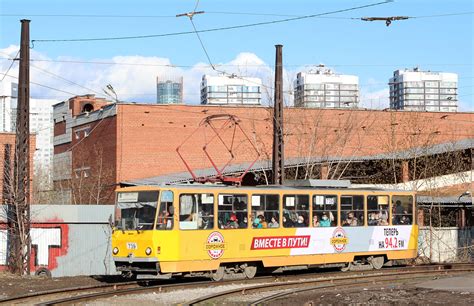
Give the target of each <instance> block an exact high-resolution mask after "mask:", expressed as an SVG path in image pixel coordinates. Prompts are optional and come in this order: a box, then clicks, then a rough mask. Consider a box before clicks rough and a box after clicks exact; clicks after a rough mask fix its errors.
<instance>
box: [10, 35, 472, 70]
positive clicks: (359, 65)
mask: <svg viewBox="0 0 474 306" xmlns="http://www.w3.org/2000/svg"><path fill="white" fill-rule="evenodd" d="M193 33H194V32H193ZM5 60H6V59H5ZM30 61H32V62H51V63H70V64H91V65H118V66H120V65H123V66H144V67H170V68H193V67H196V65H178V64H176V65H175V64H150V63H127V62H104V61H79V60H52V59H34V58H33V59H30ZM419 65H421V66H472V65H474V64H473V63H425V64H419ZM214 66H215V67H270V68H273V67H275V65H272V64H245V65H244V64H242V65H239V64H214ZM284 66H285V67H315V66H317V64H285V65H284ZM325 66H327V67H328V68H329V67H393V66H416V65H415V64H413V63H408V64H400V63H394V64H326V65H325ZM199 67H203V68H212V67H211V66H210V65H200V66H199Z"/></svg>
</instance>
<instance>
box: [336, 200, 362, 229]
mask: <svg viewBox="0 0 474 306" xmlns="http://www.w3.org/2000/svg"><path fill="white" fill-rule="evenodd" d="M341 224H342V226H363V225H364V196H356V195H355V196H341Z"/></svg>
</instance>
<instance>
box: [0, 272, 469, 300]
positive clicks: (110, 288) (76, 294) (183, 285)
mask: <svg viewBox="0 0 474 306" xmlns="http://www.w3.org/2000/svg"><path fill="white" fill-rule="evenodd" d="M468 271H474V264H451V265H427V266H413V267H403V268H385V269H382V270H376V271H363V272H345V273H341V272H313V273H292V274H278V275H273V276H260V277H255V278H253V279H251V280H248V279H246V280H225V281H221V282H212V281H200V280H196V279H193V278H189V279H184V282H183V280H181V281H180V282H177V281H174V282H172V281H171V282H170V281H167V282H160V283H158V284H156V281H150V282H148V283H146V282H143V281H141V282H127V283H118V284H111V285H109V284H107V285H100V286H88V287H76V288H68V289H58V290H51V291H45V292H38V293H35V294H28V295H24V296H17V297H11V298H7V299H3V300H0V304H8V305H11V304H40V305H68V304H73V303H74V304H77V303H83V302H88V301H94V300H99V299H104V298H109V297H114V296H127V295H134V294H146V293H158V294H159V293H166V292H172V291H176V290H183V289H197V288H210V287H215V288H218V287H221V286H224V285H232V286H234V287H236V288H235V289H231V290H224V291H217V292H215V293H213V294H211V295H205V296H201V297H199V298H196V299H193V300H191V301H187V302H186V304H185V305H194V304H199V303H213V302H214V303H216V302H217V301H218V300H221V299H225V298H229V297H231V296H232V295H235V294H239V295H242V294H245V295H250V294H255V293H265V292H267V293H268V294H265V296H264V297H260V298H258V299H256V300H255V301H252V302H251V303H250V304H262V303H268V302H271V301H272V300H276V299H278V298H281V297H284V296H286V295H289V294H294V293H298V292H304V291H313V290H324V289H327V288H333V287H336V286H353V285H354V284H358V285H361V284H367V283H374V282H377V283H382V282H384V281H385V282H387V281H393V277H394V275H395V276H396V277H397V279H398V280H407V279H413V278H415V277H428V276H433V275H439V274H448V273H462V272H468ZM255 284H256V285H255ZM275 290H278V292H275Z"/></svg>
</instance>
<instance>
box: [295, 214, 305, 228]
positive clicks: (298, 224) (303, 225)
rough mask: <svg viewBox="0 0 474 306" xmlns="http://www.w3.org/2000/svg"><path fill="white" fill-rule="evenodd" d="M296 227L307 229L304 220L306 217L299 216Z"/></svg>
mask: <svg viewBox="0 0 474 306" xmlns="http://www.w3.org/2000/svg"><path fill="white" fill-rule="evenodd" d="M295 227H306V224H305V220H304V217H303V216H302V215H299V216H298V219H297V222H296V224H295Z"/></svg>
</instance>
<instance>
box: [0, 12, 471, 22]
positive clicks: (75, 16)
mask: <svg viewBox="0 0 474 306" xmlns="http://www.w3.org/2000/svg"><path fill="white" fill-rule="evenodd" d="M206 14H212V15H243V16H261V17H303V16H304V15H303V14H277V13H255V12H230V11H206ZM472 14H474V12H472V11H468V12H457V13H447V14H434V15H422V16H407V17H408V19H419V18H438V17H451V16H462V15H472ZM0 16H2V17H48V18H51V17H66V18H144V19H147V18H175V17H176V16H175V15H111V14H0ZM315 18H321V19H346V20H360V19H361V18H363V17H342V16H341V17H336V16H321V17H315Z"/></svg>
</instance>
